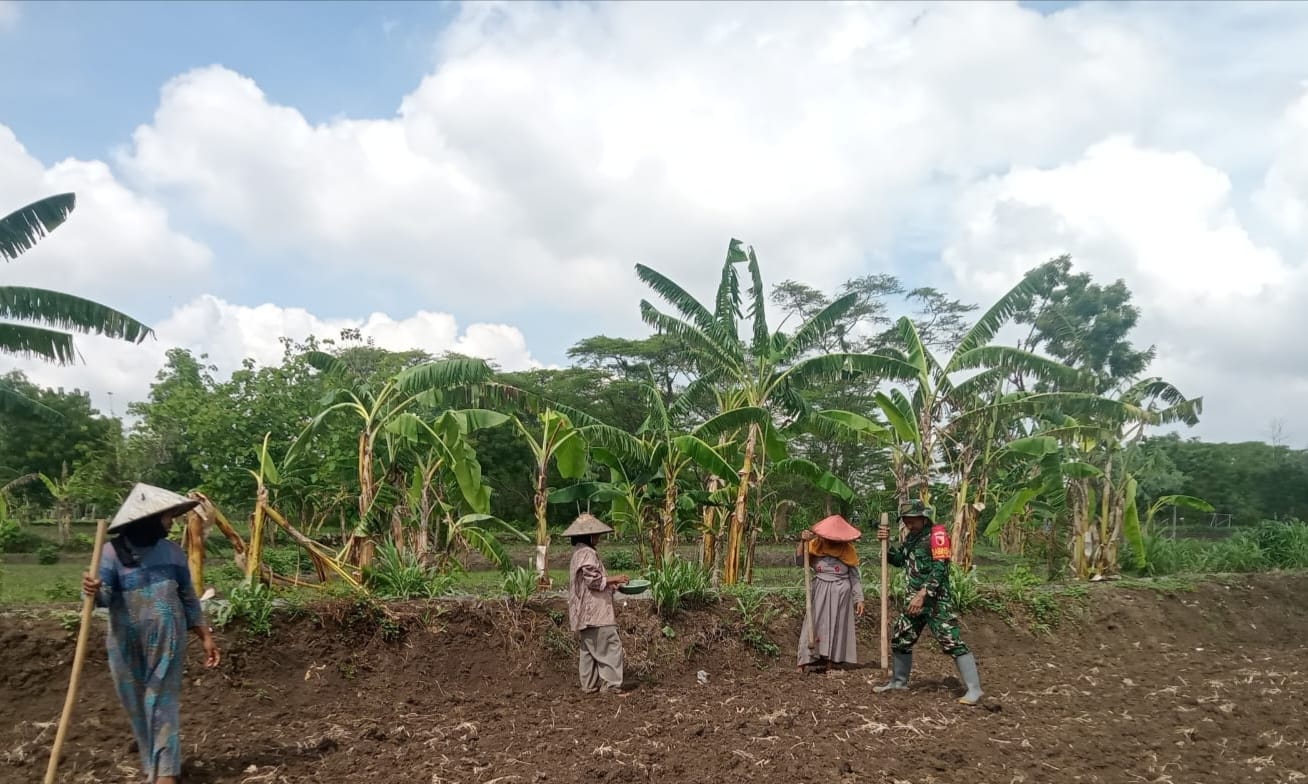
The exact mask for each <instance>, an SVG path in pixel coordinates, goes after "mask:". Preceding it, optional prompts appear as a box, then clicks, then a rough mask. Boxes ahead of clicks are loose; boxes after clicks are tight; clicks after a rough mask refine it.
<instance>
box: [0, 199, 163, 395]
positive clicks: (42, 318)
mask: <svg viewBox="0 0 1308 784" xmlns="http://www.w3.org/2000/svg"><path fill="white" fill-rule="evenodd" d="M75 204H76V197H75V196H74V195H73V194H71V193H63V194H59V195H58V196H50V197H48V198H45V199H41V200H40V201H37V202H33V203H32V204H29V205H27V206H26V207H23V208H21V209H19V210H17V211H15V212H12V213H10V214H8V215H6V216H5V217H3V218H0V259H4V260H5V261H7V262H8V261H13V260H15V259H17V258H18V257H19V256H20V255H21V254H22V253H23V252H24V251H27V250H29V249H30V248H31V247H32V246H33V245H35V244H36V243H37V241H39V240H40V239H41V238H42V237H45V236H46V235H47V234H49V233H50V232H52V231H54V230H55V229H56V228H58V227H59V225H60V224H62V223H63V222H64V221H65V220H67V218H68V216H69V215H70V214H71V213H72V211H73V207H74V205H75ZM0 319H4V321H0V353H4V354H9V355H11V356H19V357H25V358H33V357H35V358H39V359H44V360H46V361H48V362H54V363H57V364H60V365H68V364H72V363H73V361H75V360H76V358H77V356H78V354H77V350H76V348H75V347H74V346H73V336H72V334H71V333H72V332H80V333H83V334H96V335H104V336H105V337H109V338H117V339H121V340H126V341H129V342H131V343H140V342H141V341H143V340H145V338H146V337H148V336H150V335H152V334H153V332H152V331H151V330H150V328H149V327H147V326H145V325H144V324H142V323H141V322H139V321H137V320H136V319H133V318H131V317H130V316H127V315H125V314H123V313H120V312H118V311H116V310H114V309H112V308H109V307H106V306H105V305H101V304H99V303H98V302H92V301H91V300H88V299H82V298H81V297H76V296H73V295H72V294H64V293H62V292H58V291H50V290H49V289H38V288H30V287H27V286H0ZM15 406H19V407H22V408H24V409H27V410H33V409H35V408H37V406H36V404H35V403H33V402H32V401H31V400H29V399H28V398H26V397H25V396H23V395H21V394H19V393H18V392H17V391H16V390H14V389H12V388H9V387H4V386H0V407H6V408H12V407H15ZM40 408H44V407H43V406H42V407H40ZM47 411H48V410H47Z"/></svg>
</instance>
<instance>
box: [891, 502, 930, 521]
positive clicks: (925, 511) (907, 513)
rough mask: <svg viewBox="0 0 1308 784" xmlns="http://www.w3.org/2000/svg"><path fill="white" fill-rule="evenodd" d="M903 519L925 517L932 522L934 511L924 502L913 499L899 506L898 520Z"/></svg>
mask: <svg viewBox="0 0 1308 784" xmlns="http://www.w3.org/2000/svg"><path fill="white" fill-rule="evenodd" d="M905 517H925V518H926V519H928V520H934V519H935V517H936V510H935V509H932V508H931V507H930V506H929V505H928V504H927V503H926V502H925V501H921V500H919V499H914V500H912V501H907V502H905V503H902V504H900V505H899V519H900V520H903V519H904V518H905Z"/></svg>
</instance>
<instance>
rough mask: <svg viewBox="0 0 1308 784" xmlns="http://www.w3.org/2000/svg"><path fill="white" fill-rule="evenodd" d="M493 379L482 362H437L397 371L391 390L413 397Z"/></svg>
mask: <svg viewBox="0 0 1308 784" xmlns="http://www.w3.org/2000/svg"><path fill="white" fill-rule="evenodd" d="M493 375H494V371H492V370H491V367H490V365H489V364H488V363H487V362H486V360H484V359H474V358H471V357H459V358H456V359H439V360H436V361H435V362H427V363H424V364H421V365H417V366H415V367H411V368H408V369H407V370H402V371H400V372H399V373H398V374H396V376H395V387H396V388H397V389H399V390H400V391H401V392H403V393H404V394H406V395H415V394H418V393H421V392H427V391H430V390H438V389H449V388H451V387H460V386H469V385H472V384H479V383H482V382H484V381H489V380H490V379H491V377H492V376H493Z"/></svg>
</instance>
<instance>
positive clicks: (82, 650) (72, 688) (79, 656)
mask: <svg viewBox="0 0 1308 784" xmlns="http://www.w3.org/2000/svg"><path fill="white" fill-rule="evenodd" d="M108 525H109V521H108V520H100V521H99V522H98V525H97V526H96V529H95V549H94V550H92V551H91V576H92V577H96V578H98V577H99V576H100V551H101V550H103V549H104V533H105V529H106V528H107V527H108ZM94 609H95V597H94V596H86V597H83V599H82V624H81V625H80V626H78V627H77V652H76V653H74V654H73V675H72V678H70V679H69V681H68V696H67V697H65V698H64V712H63V714H62V715H61V716H60V717H59V729H58V730H56V731H55V740H54V747H53V748H52V749H50V764H49V765H48V766H47V767H46V769H45V784H54V780H55V770H56V769H57V768H58V767H59V752H60V750H61V749H63V746H64V736H65V735H67V734H68V724H69V722H70V721H71V720H72V718H73V705H74V703H76V702H77V682H78V680H80V679H81V676H82V663H83V662H84V661H86V641H87V638H88V637H89V636H90V634H91V612H92V611H93V610H94Z"/></svg>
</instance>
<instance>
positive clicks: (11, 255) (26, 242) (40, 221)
mask: <svg viewBox="0 0 1308 784" xmlns="http://www.w3.org/2000/svg"><path fill="white" fill-rule="evenodd" d="M75 206H77V197H76V195H74V194H72V193H61V194H59V195H57V196H47V197H46V198H44V199H41V200H40V201H35V202H32V203H31V204H29V205H27V206H26V207H20V208H19V209H17V210H14V211H13V212H11V213H9V214H8V215H6V216H4V217H3V218H0V258H2V259H4V260H5V261H13V260H14V259H16V258H18V257H19V255H21V254H22V253H23V252H24V251H27V250H30V249H31V247H32V246H33V245H35V244H36V243H37V241H38V240H40V239H41V238H42V237H44V236H45V235H47V234H49V233H50V232H52V231H54V230H55V229H56V228H58V227H59V225H60V224H62V223H63V222H64V221H65V220H67V219H68V216H69V215H70V214H72V212H73V208H74V207H75Z"/></svg>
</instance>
